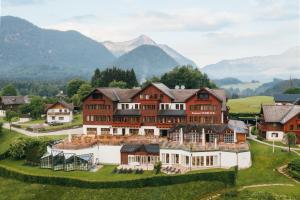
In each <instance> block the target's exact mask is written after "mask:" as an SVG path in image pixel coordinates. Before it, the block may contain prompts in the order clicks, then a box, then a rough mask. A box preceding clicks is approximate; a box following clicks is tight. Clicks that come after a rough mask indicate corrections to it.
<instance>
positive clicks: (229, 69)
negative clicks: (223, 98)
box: [202, 46, 300, 82]
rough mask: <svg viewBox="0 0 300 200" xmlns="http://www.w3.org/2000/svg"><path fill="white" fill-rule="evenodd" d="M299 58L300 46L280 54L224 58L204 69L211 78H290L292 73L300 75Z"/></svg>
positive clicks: (249, 79)
mask: <svg viewBox="0 0 300 200" xmlns="http://www.w3.org/2000/svg"><path fill="white" fill-rule="evenodd" d="M299 58H300V46H297V47H294V48H291V49H288V50H287V51H285V52H283V53H281V54H278V55H270V56H255V57H248V58H240V59H234V60H223V61H221V62H218V63H216V64H211V65H207V66H205V67H204V68H202V71H203V72H205V73H207V74H208V76H209V77H210V78H211V79H221V78H225V77H238V78H239V79H240V80H242V81H248V82H250V81H252V80H258V81H260V82H267V81H272V80H273V78H275V77H276V78H280V79H288V78H289V77H290V75H292V76H293V77H300V70H299V69H300V60H299ZM216 72H218V73H216Z"/></svg>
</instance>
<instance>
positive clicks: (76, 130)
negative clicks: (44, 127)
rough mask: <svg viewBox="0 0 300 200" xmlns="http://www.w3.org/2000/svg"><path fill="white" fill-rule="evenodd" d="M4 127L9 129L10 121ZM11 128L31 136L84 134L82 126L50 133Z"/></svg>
mask: <svg viewBox="0 0 300 200" xmlns="http://www.w3.org/2000/svg"><path fill="white" fill-rule="evenodd" d="M3 128H6V129H9V123H4V124H3ZM11 130H13V131H16V132H18V133H21V134H23V135H27V136H30V137H37V136H47V135H69V134H71V135H79V134H83V130H82V127H80V128H74V129H67V130H59V131H52V132H48V133H34V132H31V131H27V130H24V129H20V128H15V127H11Z"/></svg>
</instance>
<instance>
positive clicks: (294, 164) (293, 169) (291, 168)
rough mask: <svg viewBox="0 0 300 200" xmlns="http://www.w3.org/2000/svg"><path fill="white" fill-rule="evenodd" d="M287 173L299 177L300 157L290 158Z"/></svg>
mask: <svg viewBox="0 0 300 200" xmlns="http://www.w3.org/2000/svg"><path fill="white" fill-rule="evenodd" d="M287 169H288V173H289V174H290V175H291V176H292V177H294V178H297V179H300V158H297V159H295V160H292V161H291V162H290V163H289V164H288V167H287Z"/></svg>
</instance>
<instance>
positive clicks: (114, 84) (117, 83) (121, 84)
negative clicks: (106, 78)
mask: <svg viewBox="0 0 300 200" xmlns="http://www.w3.org/2000/svg"><path fill="white" fill-rule="evenodd" d="M108 87H117V88H127V83H126V82H124V81H116V80H113V81H112V82H110V83H109V85H108Z"/></svg>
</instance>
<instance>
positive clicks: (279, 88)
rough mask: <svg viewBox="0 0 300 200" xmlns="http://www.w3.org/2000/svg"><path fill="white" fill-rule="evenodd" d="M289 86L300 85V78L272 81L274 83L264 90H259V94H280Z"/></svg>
mask: <svg viewBox="0 0 300 200" xmlns="http://www.w3.org/2000/svg"><path fill="white" fill-rule="evenodd" d="M291 87H300V79H292V80H282V81H278V80H277V81H274V84H273V85H272V86H271V87H270V88H268V89H266V90H265V91H264V92H261V93H260V94H263V95H274V94H282V93H284V91H286V90H287V89H289V88H291ZM257 93H258V92H257Z"/></svg>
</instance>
